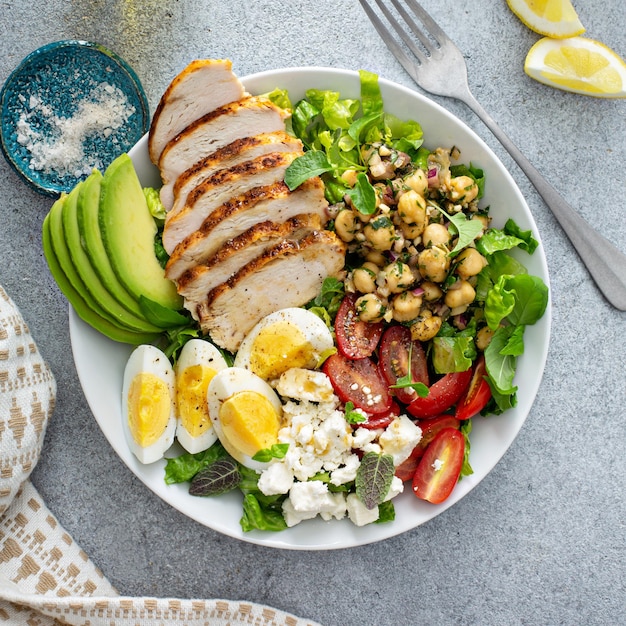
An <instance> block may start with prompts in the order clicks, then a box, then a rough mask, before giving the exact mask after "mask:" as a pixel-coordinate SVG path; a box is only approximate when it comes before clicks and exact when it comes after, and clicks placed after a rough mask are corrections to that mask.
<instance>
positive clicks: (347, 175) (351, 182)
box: [341, 170, 356, 187]
mask: <svg viewBox="0 0 626 626" xmlns="http://www.w3.org/2000/svg"><path fill="white" fill-rule="evenodd" d="M341 180H343V182H344V183H346V185H348V187H354V186H355V185H356V170H346V171H345V172H344V173H343V174H342V175H341Z"/></svg>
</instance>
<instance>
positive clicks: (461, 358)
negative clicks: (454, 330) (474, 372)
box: [432, 334, 476, 374]
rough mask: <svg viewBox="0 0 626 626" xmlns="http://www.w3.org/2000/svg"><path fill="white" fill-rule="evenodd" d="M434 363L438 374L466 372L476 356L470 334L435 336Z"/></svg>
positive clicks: (433, 345) (433, 344) (433, 342)
mask: <svg viewBox="0 0 626 626" xmlns="http://www.w3.org/2000/svg"><path fill="white" fill-rule="evenodd" d="M432 348H433V350H432V363H433V367H434V369H435V372H437V374H449V373H451V372H465V371H466V370H468V369H469V368H470V367H472V363H473V362H474V359H475V358H476V347H475V346H474V340H473V338H472V337H470V336H463V335H459V334H457V335H456V336H454V337H440V336H437V337H434V338H433V340H432Z"/></svg>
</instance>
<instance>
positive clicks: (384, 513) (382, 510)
mask: <svg viewBox="0 0 626 626" xmlns="http://www.w3.org/2000/svg"><path fill="white" fill-rule="evenodd" d="M395 519H396V508H395V506H394V505H393V501H392V500H385V502H381V503H380V504H379V505H378V519H377V520H376V522H374V523H375V524H384V523H385V522H393V520H395Z"/></svg>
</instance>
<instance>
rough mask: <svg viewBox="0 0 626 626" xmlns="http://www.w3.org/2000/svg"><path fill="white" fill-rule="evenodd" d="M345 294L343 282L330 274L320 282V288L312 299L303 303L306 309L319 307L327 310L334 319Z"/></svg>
mask: <svg viewBox="0 0 626 626" xmlns="http://www.w3.org/2000/svg"><path fill="white" fill-rule="evenodd" d="M344 294H345V288H344V284H343V283H342V282H341V281H340V280H338V279H337V278H334V277H332V276H328V277H326V278H325V279H324V281H323V282H322V289H321V291H320V293H319V294H317V296H315V298H313V300H311V301H310V302H309V303H308V304H306V305H305V308H307V309H313V308H318V307H319V308H321V309H325V310H326V311H328V314H329V316H330V317H331V318H332V319H334V318H335V315H337V311H338V310H339V306H340V305H341V301H342V300H343V296H344Z"/></svg>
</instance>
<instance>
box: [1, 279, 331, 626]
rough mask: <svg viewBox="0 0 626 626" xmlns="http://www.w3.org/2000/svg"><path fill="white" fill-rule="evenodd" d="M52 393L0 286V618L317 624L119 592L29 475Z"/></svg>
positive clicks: (52, 625) (123, 624)
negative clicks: (67, 527)
mask: <svg viewBox="0 0 626 626" xmlns="http://www.w3.org/2000/svg"><path fill="white" fill-rule="evenodd" d="M55 393H56V383H55V381H54V377H53V375H52V372H51V371H50V369H49V368H48V366H47V365H46V363H45V362H44V360H43V359H42V357H41V355H40V354H39V351H38V349H37V346H36V345H35V342H34V341H33V338H32V337H31V335H30V332H29V330H28V327H27V326H26V323H25V322H24V320H23V318H22V316H21V315H20V313H19V311H18V310H17V308H16V306H15V304H14V303H13V301H12V300H11V298H10V297H9V296H8V295H7V293H6V292H5V291H4V289H3V288H2V287H1V286H0V624H15V625H18V624H20V625H21V624H24V625H29V626H30V625H32V626H35V625H36V626H58V625H61V624H69V625H76V626H78V625H80V626H113V625H114V626H118V625H119V626H158V625H163V626H169V625H181V626H182V625H185V626H227V625H229V626H230V625H232V626H235V625H237V624H248V625H249V626H250V625H251V626H319V625H317V624H315V623H314V622H311V621H309V620H303V619H300V618H298V617H295V616H293V615H290V614H287V613H284V612H283V611H279V610H277V609H273V608H270V607H267V606H262V605H258V604H254V603H251V602H239V601H232V600H177V599H173V598H162V599H161V598H131V597H123V596H120V595H119V594H118V592H117V591H116V590H115V589H114V588H113V587H112V585H111V584H110V583H109V581H108V580H107V579H106V578H105V577H104V575H103V574H102V572H101V571H100V570H99V569H98V568H97V567H96V566H95V565H94V564H93V563H92V562H91V560H90V559H89V557H88V556H87V555H86V554H85V553H84V552H83V551H82V550H81V549H80V547H79V546H78V545H76V543H74V541H73V540H72V538H71V537H70V536H69V535H68V534H67V532H66V531H65V530H63V528H62V527H61V526H60V525H59V522H58V520H57V519H56V517H55V516H54V515H53V514H52V513H51V512H50V511H49V509H48V508H47V506H46V505H45V503H44V502H43V500H42V499H41V497H40V495H39V493H38V492H37V490H36V489H35V487H34V486H33V485H32V483H31V482H30V480H29V476H30V473H31V472H32V470H33V468H34V467H35V465H36V464H37V460H38V458H39V454H40V452H41V447H42V445H43V441H44V435H45V431H46V425H47V423H48V420H49V419H50V416H51V414H52V411H53V409H54V400H55Z"/></svg>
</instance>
